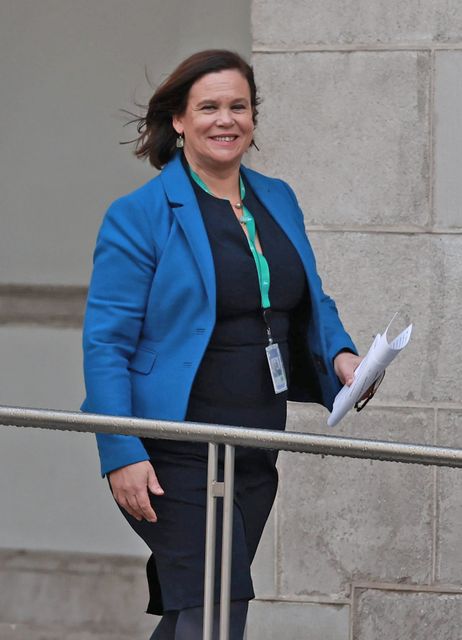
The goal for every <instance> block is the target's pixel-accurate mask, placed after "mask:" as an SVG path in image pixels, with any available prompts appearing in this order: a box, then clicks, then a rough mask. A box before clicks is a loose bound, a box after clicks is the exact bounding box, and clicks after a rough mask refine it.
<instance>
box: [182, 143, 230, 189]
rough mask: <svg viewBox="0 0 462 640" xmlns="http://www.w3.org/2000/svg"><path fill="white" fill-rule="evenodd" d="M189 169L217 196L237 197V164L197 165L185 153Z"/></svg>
mask: <svg viewBox="0 0 462 640" xmlns="http://www.w3.org/2000/svg"><path fill="white" fill-rule="evenodd" d="M185 156H186V160H187V161H188V164H189V166H190V167H191V169H192V170H193V171H194V172H195V173H197V175H198V176H199V178H200V179H201V180H203V182H205V184H206V185H207V187H208V188H209V189H210V191H211V192H212V193H213V195H215V196H217V197H218V198H227V199H229V200H237V199H239V194H240V189H239V165H237V166H233V167H220V168H219V169H218V170H217V169H215V168H211V167H207V166H203V165H199V164H198V163H197V162H195V161H194V160H193V159H191V158H189V157H188V154H187V153H185Z"/></svg>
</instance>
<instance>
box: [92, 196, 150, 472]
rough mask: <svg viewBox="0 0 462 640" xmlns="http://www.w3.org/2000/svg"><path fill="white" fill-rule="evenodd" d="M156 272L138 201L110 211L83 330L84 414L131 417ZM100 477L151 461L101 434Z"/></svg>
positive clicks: (136, 447)
mask: <svg viewBox="0 0 462 640" xmlns="http://www.w3.org/2000/svg"><path fill="white" fill-rule="evenodd" d="M155 267H156V251H155V243H154V238H153V233H152V229H151V225H150V224H149V220H148V218H147V215H146V212H145V211H144V209H143V207H142V205H141V203H138V202H137V201H136V200H135V199H134V198H133V196H125V197H124V198H121V199H119V200H117V201H116V202H115V203H113V204H112V205H111V206H110V208H109V209H108V211H107V213H106V215H105V217H104V220H103V223H102V226H101V229H100V231H99V234H98V238H97V242H96V248H95V252H94V262H93V273H92V277H91V282H90V288H89V293H88V300H87V308H86V313H85V320H84V330H83V352H84V377H85V387H86V394H87V395H86V399H85V402H84V403H83V405H82V410H83V411H86V412H90V413H104V414H109V415H114V416H131V415H132V401H131V383H130V374H129V371H128V363H129V361H130V358H131V357H132V355H133V354H134V352H135V349H136V346H137V343H138V339H139V337H140V332H141V328H142V325H143V320H144V315H145V309H146V304H147V300H148V296H149V292H150V289H151V283H152V279H153V276H154V273H155ZM96 438H97V442H98V449H99V454H100V459H101V472H102V475H105V474H106V473H108V472H109V471H113V470H114V469H117V468H120V467H123V466H125V465H127V464H133V463H135V462H140V461H142V460H148V459H149V456H148V454H147V453H146V450H145V448H144V446H143V444H142V442H141V440H140V439H139V438H137V437H135V436H124V435H112V434H97V436H96Z"/></svg>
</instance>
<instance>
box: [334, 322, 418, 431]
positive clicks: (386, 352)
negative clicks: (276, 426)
mask: <svg viewBox="0 0 462 640" xmlns="http://www.w3.org/2000/svg"><path fill="white" fill-rule="evenodd" d="M396 315H397V314H395V315H394V316H393V318H392V320H391V322H390V323H389V325H388V327H387V328H386V329H385V331H384V332H383V334H382V335H380V333H378V334H377V335H376V336H375V338H374V341H373V343H372V345H371V347H370V349H369V351H368V352H367V354H366V356H365V357H364V359H363V360H362V361H361V362H360V364H359V366H358V368H357V369H356V371H355V376H354V381H353V383H352V384H351V386H349V387H348V386H347V385H345V386H344V387H343V388H342V389H341V390H340V391H339V392H338V394H337V395H336V396H335V400H334V406H333V408H332V413H331V414H330V416H329V418H328V420H327V424H328V425H329V427H335V425H336V424H338V423H339V422H340V420H341V419H342V418H343V417H344V416H345V415H346V414H347V413H348V411H350V409H352V408H353V407H354V405H355V403H356V402H358V400H360V399H361V398H362V396H363V395H364V393H365V392H366V391H367V390H368V389H369V387H370V386H371V385H372V384H373V383H374V382H375V381H376V380H377V378H378V377H379V376H380V375H381V374H382V373H383V372H384V371H385V369H386V368H387V367H388V365H390V364H391V363H392V362H393V360H394V359H395V358H396V356H397V355H398V353H400V352H401V351H402V350H403V349H404V347H405V346H406V345H407V344H408V342H409V340H410V337H411V333H412V324H410V325H409V326H408V327H406V329H404V331H402V332H401V333H400V334H399V336H397V337H396V338H395V339H394V340H392V341H391V342H390V343H389V342H388V338H387V331H388V329H389V328H390V325H391V323H392V322H393V320H394V319H395V318H396Z"/></svg>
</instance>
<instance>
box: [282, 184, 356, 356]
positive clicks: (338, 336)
mask: <svg viewBox="0 0 462 640" xmlns="http://www.w3.org/2000/svg"><path fill="white" fill-rule="evenodd" d="M281 182H282V183H283V184H284V186H285V188H286V189H287V191H288V192H289V195H290V197H291V199H292V201H293V203H294V205H295V206H294V209H293V211H294V215H295V218H296V219H295V222H296V224H297V225H298V227H299V229H300V230H301V231H302V232H303V234H304V235H305V237H306V230H305V219H304V216H303V212H302V210H301V208H300V205H299V204H298V201H297V197H296V195H295V193H294V191H293V189H292V188H291V187H290V186H289V185H288V184H287V183H286V182H284V181H282V180H281ZM307 240H308V238H307ZM308 244H309V246H310V251H311V253H312V259H313V264H314V265H315V266H316V258H315V256H314V253H313V250H312V249H311V243H310V242H309V240H308ZM314 282H315V285H316V287H317V289H318V299H319V301H320V305H321V320H322V323H323V330H324V335H325V337H326V343H327V345H326V346H327V357H328V359H329V363H328V364H332V363H333V361H334V358H335V356H336V355H337V354H338V353H340V352H341V351H351V352H352V353H354V354H356V355H357V353H358V351H357V349H356V346H355V345H354V343H353V340H352V339H351V337H350V336H349V334H348V333H347V332H346V331H345V328H344V326H343V324H342V321H341V320H340V317H339V314H338V310H337V306H336V304H335V302H334V300H333V299H332V298H331V297H330V296H328V295H327V294H326V293H325V292H324V289H323V286H322V281H321V278H320V276H319V274H318V271H317V269H315V279H314Z"/></svg>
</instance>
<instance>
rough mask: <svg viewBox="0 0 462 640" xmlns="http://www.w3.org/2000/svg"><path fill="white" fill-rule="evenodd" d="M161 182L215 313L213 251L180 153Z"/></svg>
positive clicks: (165, 172) (164, 172)
mask: <svg viewBox="0 0 462 640" xmlns="http://www.w3.org/2000/svg"><path fill="white" fill-rule="evenodd" d="M160 179H161V181H162V184H163V187H164V191H165V194H166V196H167V200H168V202H169V204H170V207H171V210H172V211H173V215H174V216H175V217H176V219H177V221H178V224H179V225H180V227H181V229H182V230H183V232H184V234H185V236H186V239H187V241H188V243H189V246H190V247H191V251H192V253H193V255H194V258H195V260H196V263H197V266H198V268H199V271H200V274H201V276H202V280H203V281H204V286H205V290H206V293H207V297H208V299H209V303H210V307H211V309H212V310H213V312H214V313H215V306H216V284H215V268H214V264H213V256H212V251H211V249H210V243H209V240H208V236H207V231H206V229H205V226H204V222H203V220H202V216H201V212H200V209H199V205H198V203H197V199H196V196H195V194H194V190H193V188H192V185H191V182H190V180H189V178H188V176H187V175H186V173H185V170H184V168H183V165H182V162H181V154H180V152H177V153H176V154H175V156H174V157H173V159H172V160H170V162H169V163H168V164H166V165H165V167H164V168H163V170H162V172H161V174H160Z"/></svg>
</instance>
